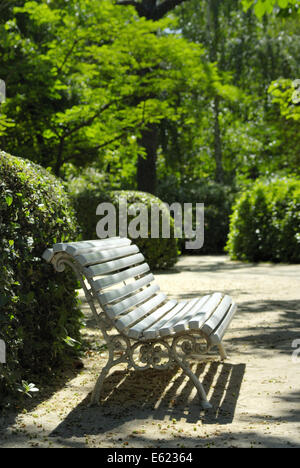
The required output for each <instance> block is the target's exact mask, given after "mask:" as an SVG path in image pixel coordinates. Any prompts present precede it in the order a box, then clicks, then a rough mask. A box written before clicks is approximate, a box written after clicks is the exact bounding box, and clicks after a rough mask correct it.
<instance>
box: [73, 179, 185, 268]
mask: <svg viewBox="0 0 300 468" xmlns="http://www.w3.org/2000/svg"><path fill="white" fill-rule="evenodd" d="M71 196H72V198H73V202H74V206H75V211H76V213H77V219H78V221H79V224H80V226H81V229H82V238H83V239H85V240H88V239H96V238H97V232H96V226H97V222H98V221H99V220H100V219H101V218H100V216H96V209H97V206H98V205H99V204H100V203H104V202H106V203H112V204H113V206H114V207H115V209H116V215H117V216H116V217H117V220H118V219H119V199H120V198H122V199H126V201H127V206H128V207H129V206H130V205H134V204H136V203H142V204H143V205H145V206H146V207H147V212H148V219H149V223H148V224H149V226H148V227H149V229H148V238H142V237H138V238H137V239H136V238H133V242H134V243H135V244H136V245H138V247H139V249H140V251H141V252H142V253H143V255H144V256H145V259H146V261H147V262H148V263H149V265H150V267H151V268H153V269H166V268H169V267H171V266H173V265H174V264H175V263H176V261H177V259H178V255H179V251H178V245H177V239H176V238H174V222H173V219H172V218H171V217H170V215H169V212H168V211H167V209H166V207H165V205H164V204H163V203H162V201H161V200H159V199H158V198H157V197H155V196H154V195H151V194H149V193H145V192H138V191H134V190H115V191H105V192H104V191H101V189H98V190H96V189H95V188H94V187H92V188H86V189H84V190H79V191H76V192H75V193H74V192H73V193H72V194H71ZM152 204H154V205H158V206H159V207H160V208H161V209H162V210H163V211H164V213H165V214H166V216H168V217H169V222H170V238H169V239H163V238H162V237H160V238H157V239H154V238H151V236H150V227H151V225H150V212H151V205H152ZM133 218H134V216H133V215H128V220H127V222H128V225H129V224H130V222H131V221H132V219H133ZM160 232H161V216H160ZM116 234H117V235H119V228H118V224H117V230H116ZM127 236H128V237H129V238H130V234H128V233H127Z"/></svg>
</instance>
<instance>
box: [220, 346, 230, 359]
mask: <svg viewBox="0 0 300 468" xmlns="http://www.w3.org/2000/svg"><path fill="white" fill-rule="evenodd" d="M218 349H219V353H220V356H221V360H222V361H224V360H225V359H227V358H228V356H227V353H226V351H225V348H224V345H223V343H219V344H218Z"/></svg>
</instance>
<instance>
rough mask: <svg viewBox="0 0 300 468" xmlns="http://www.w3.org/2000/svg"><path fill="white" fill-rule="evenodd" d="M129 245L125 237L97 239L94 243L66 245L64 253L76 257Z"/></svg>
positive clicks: (128, 240)
mask: <svg viewBox="0 0 300 468" xmlns="http://www.w3.org/2000/svg"><path fill="white" fill-rule="evenodd" d="M86 242H87V243H86ZM130 244H131V240H130V239H127V238H126V237H109V238H107V239H99V240H96V241H83V242H76V243H74V244H72V245H71V244H68V246H67V248H66V252H67V253H68V254H69V255H72V256H73V257H76V256H77V255H82V254H84V253H87V252H93V251H97V250H105V249H112V248H116V247H125V246H126V245H130Z"/></svg>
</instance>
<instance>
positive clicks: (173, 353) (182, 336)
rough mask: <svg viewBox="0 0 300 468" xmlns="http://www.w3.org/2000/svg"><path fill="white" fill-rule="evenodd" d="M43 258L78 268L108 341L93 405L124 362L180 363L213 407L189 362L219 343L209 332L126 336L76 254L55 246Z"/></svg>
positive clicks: (158, 366) (135, 365)
mask: <svg viewBox="0 0 300 468" xmlns="http://www.w3.org/2000/svg"><path fill="white" fill-rule="evenodd" d="M43 258H44V259H45V260H46V261H48V262H51V264H52V265H53V267H54V269H55V271H57V272H63V271H64V270H65V267H66V266H68V267H70V268H71V269H72V270H73V271H74V272H75V275H76V278H77V279H78V280H79V281H80V283H81V286H82V289H83V291H84V294H85V297H86V300H87V302H88V304H89V306H90V308H91V311H92V314H93V317H94V319H95V321H96V323H97V326H98V327H99V329H100V331H101V333H102V336H103V339H104V341H105V343H106V345H107V349H108V360H107V363H106V365H105V367H104V368H103V369H102V371H101V373H100V375H99V377H98V379H97V382H96V384H95V387H94V390H93V392H92V396H91V404H92V405H94V404H99V400H100V394H101V390H102V386H103V382H104V379H105V378H106V376H107V375H108V374H109V372H110V370H111V369H112V368H113V367H114V366H117V365H118V364H121V363H125V364H127V366H128V369H130V368H133V369H135V370H139V371H143V370H146V369H149V368H154V369H160V370H165V369H168V368H171V367H174V366H179V367H180V368H181V369H182V371H183V372H184V373H185V374H186V375H187V376H188V377H189V378H190V380H191V381H192V383H193V384H194V385H195V387H196V389H197V392H198V394H199V397H200V402H201V406H202V408H203V409H208V408H211V404H210V403H209V402H208V400H207V396H206V393H205V390H204V388H203V386H202V384H201V382H200V381H199V379H198V378H197V376H196V375H195V374H194V373H193V372H192V370H191V368H190V365H189V363H188V358H190V357H191V356H193V355H195V354H199V353H200V354H202V355H203V354H207V352H208V351H209V350H210V349H211V347H212V346H215V345H216V343H213V342H212V341H211V340H210V337H209V336H207V335H205V334H204V333H203V332H202V331H201V330H187V331H184V332H181V333H176V334H174V335H170V336H164V337H162V336H160V337H158V338H154V339H145V338H142V339H141V338H139V339H134V338H131V337H129V336H127V335H126V333H125V332H122V331H119V330H117V328H116V327H115V324H114V323H113V320H111V319H110V318H109V317H108V316H107V314H106V313H105V311H104V310H103V308H102V307H101V304H100V302H99V300H98V298H97V295H96V294H95V292H94V291H93V288H92V287H90V288H89V287H87V285H86V282H85V280H84V279H85V275H84V271H83V267H82V266H81V265H80V264H79V263H78V262H77V261H76V260H75V259H74V258H72V257H71V256H70V255H69V254H66V253H65V252H64V251H63V252H57V253H53V250H52V249H47V250H46V251H45V253H44V255H43ZM86 279H87V278H86ZM87 281H88V283H89V285H90V281H89V279H87ZM95 304H97V305H98V308H99V309H100V311H99V312H98V311H97V307H96V305H95ZM110 330H114V331H115V332H117V333H116V334H112V335H111V334H109V333H108V332H109V331H110ZM203 340H204V341H205V342H206V346H205V349H203ZM217 347H218V349H219V353H220V357H221V360H224V359H226V357H227V356H226V352H225V349H224V346H223V344H222V343H221V342H220V343H217ZM120 351H121V352H120ZM136 351H139V358H138V363H140V364H138V363H137V362H136V359H135V358H134V356H135V354H136ZM116 354H117V356H116Z"/></svg>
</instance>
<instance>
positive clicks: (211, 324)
mask: <svg viewBox="0 0 300 468" xmlns="http://www.w3.org/2000/svg"><path fill="white" fill-rule="evenodd" d="M231 302H232V299H231V297H230V296H224V297H223V299H222V301H221V302H220V304H219V305H218V307H217V308H216V310H215V311H214V314H213V315H212V316H211V317H209V319H208V320H206V322H205V323H204V324H203V326H202V330H203V332H204V333H205V334H206V335H210V334H211V333H212V332H213V331H214V330H215V329H216V328H217V327H218V326H219V324H220V323H221V321H222V320H223V318H224V317H225V315H226V313H227V312H228V309H229V307H230V306H231Z"/></svg>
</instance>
